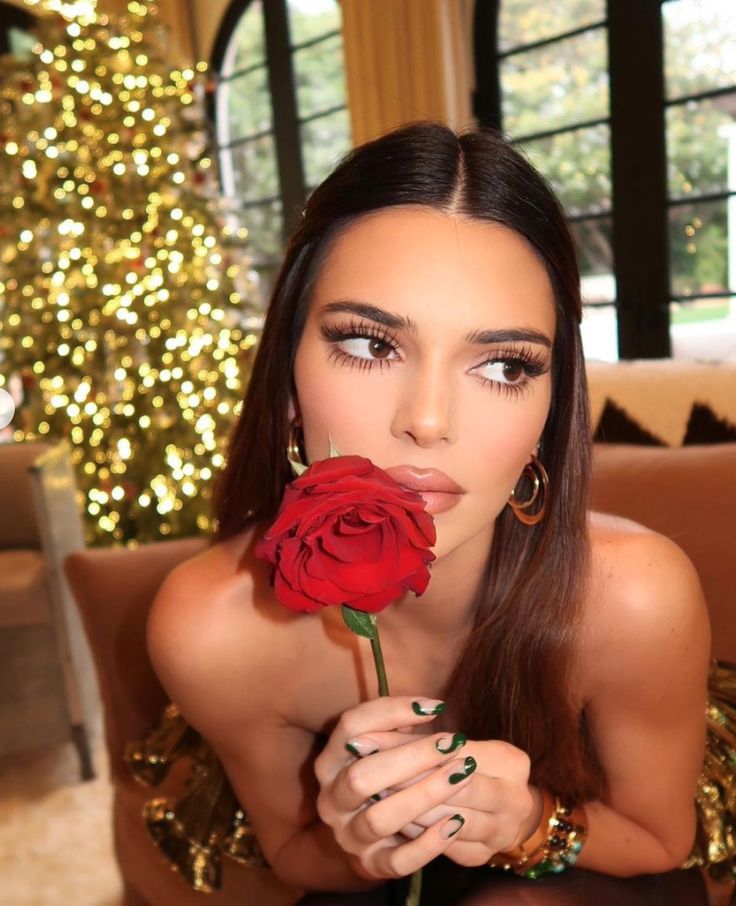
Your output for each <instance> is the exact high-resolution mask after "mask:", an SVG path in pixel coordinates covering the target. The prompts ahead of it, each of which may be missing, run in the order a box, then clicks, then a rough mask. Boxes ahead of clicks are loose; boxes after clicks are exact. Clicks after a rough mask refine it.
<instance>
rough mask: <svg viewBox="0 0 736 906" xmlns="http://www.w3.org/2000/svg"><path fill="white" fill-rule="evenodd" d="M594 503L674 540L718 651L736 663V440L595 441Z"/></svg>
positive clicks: (600, 508)
mask: <svg viewBox="0 0 736 906" xmlns="http://www.w3.org/2000/svg"><path fill="white" fill-rule="evenodd" d="M593 455H594V460H593V462H594V465H593V489H592V506H593V508H594V509H596V510H600V511H603V512H607V513H615V514H616V515H620V516H626V517H627V518H629V519H634V520H635V521H636V522H640V523H641V524H642V525H645V526H647V527H649V528H651V529H654V530H655V531H657V532H661V533H662V534H663V535H667V537H669V538H671V539H672V540H673V541H675V542H676V543H677V544H678V545H679V546H680V547H681V548H682V549H683V550H684V551H685V553H686V554H687V555H688V556H689V557H690V559H691V560H692V561H693V563H694V564H695V568H696V569H697V571H698V574H699V575H700V580H701V582H702V585H703V590H704V592H705V596H706V599H707V601H708V608H709V611H710V616H711V624H712V630H713V654H714V656H716V657H719V658H723V659H726V660H731V661H736V443H727V444H713V445H707V446H691V447H677V448H666V447H638V446H628V445H617V444H596V445H595V448H594V454H593Z"/></svg>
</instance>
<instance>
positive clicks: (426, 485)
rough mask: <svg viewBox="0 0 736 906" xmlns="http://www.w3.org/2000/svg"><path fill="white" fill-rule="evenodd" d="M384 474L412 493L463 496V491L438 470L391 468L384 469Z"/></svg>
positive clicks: (406, 467)
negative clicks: (423, 492)
mask: <svg viewBox="0 0 736 906" xmlns="http://www.w3.org/2000/svg"><path fill="white" fill-rule="evenodd" d="M384 472H388V474H389V475H390V476H391V477H392V478H393V479H394V481H396V482H398V483H399V484H400V485H402V486H403V487H405V488H409V489H410V490H412V491H419V492H420V493H421V492H422V491H425V492H427V491H428V492H432V491H435V492H437V493H442V494H464V493H465V490H464V489H463V488H461V487H460V485H459V484H458V483H457V482H456V481H453V480H452V478H450V476H449V475H445V473H444V472H441V471H440V470H439V469H418V468H416V466H408V465H401V466H391V467H390V468H388V469H384Z"/></svg>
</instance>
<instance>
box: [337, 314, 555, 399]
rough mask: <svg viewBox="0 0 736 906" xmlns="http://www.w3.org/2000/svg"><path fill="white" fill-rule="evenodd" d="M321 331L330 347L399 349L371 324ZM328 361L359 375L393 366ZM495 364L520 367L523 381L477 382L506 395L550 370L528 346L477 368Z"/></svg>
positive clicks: (347, 358)
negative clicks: (376, 343) (366, 342)
mask: <svg viewBox="0 0 736 906" xmlns="http://www.w3.org/2000/svg"><path fill="white" fill-rule="evenodd" d="M321 330H322V336H323V337H324V338H325V339H326V340H328V341H329V342H330V343H340V342H342V341H344V340H362V339H374V340H380V341H381V342H382V343H385V344H386V345H388V346H389V347H390V348H391V351H392V352H396V351H397V349H398V342H397V338H396V337H395V336H394V335H393V334H391V332H390V331H389V330H387V329H386V328H383V327H377V326H375V325H373V324H361V323H359V322H357V321H351V322H350V323H349V324H323V325H322V327H321ZM330 359H332V360H334V361H336V362H337V363H338V364H340V365H348V366H349V367H350V368H359V369H360V370H361V371H366V370H367V371H370V370H371V369H372V368H374V367H375V366H376V365H378V367H379V369H381V370H383V367H384V365H385V366H386V367H387V368H389V367H390V366H391V364H392V362H391V360H390V359H368V358H365V359H364V358H361V357H360V356H354V355H351V354H350V353H349V352H345V350H343V349H337V348H333V349H332V350H331V352H330ZM498 362H502V363H504V364H512V365H516V366H517V367H518V366H520V367H521V368H522V370H523V372H524V378H523V379H522V380H520V381H518V382H516V383H508V384H505V383H502V382H501V381H496V380H494V379H493V378H486V377H481V378H480V381H481V384H482V385H483V386H487V385H491V387H490V388H489V389H492V390H497V391H498V392H500V393H507V394H509V395H516V394H520V393H523V392H524V391H525V390H527V389H528V387H529V384H530V382H531V380H533V379H534V378H536V377H539V376H540V375H542V374H545V372H547V371H548V370H549V364H548V362H547V359H546V357H545V356H544V355H543V354H542V353H539V352H535V350H534V349H532V347H531V346H522V347H515V348H505V349H499V350H497V351H496V352H494V353H493V355H492V356H491V357H490V358H488V359H486V360H485V362H481V363H480V365H478V366H477V368H482V367H483V366H484V365H491V364H496V363H498Z"/></svg>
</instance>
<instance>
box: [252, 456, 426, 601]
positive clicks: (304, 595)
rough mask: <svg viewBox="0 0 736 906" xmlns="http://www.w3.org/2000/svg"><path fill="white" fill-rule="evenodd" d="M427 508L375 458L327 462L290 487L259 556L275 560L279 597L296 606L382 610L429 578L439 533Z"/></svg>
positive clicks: (419, 589) (274, 577)
mask: <svg viewBox="0 0 736 906" xmlns="http://www.w3.org/2000/svg"><path fill="white" fill-rule="evenodd" d="M424 506H425V504H424V500H423V499H422V497H421V495H419V494H417V493H416V492H415V491H410V490H407V489H405V488H403V487H402V486H401V485H400V484H398V482H396V481H394V479H393V478H392V477H391V476H390V475H389V474H388V473H386V472H384V471H383V469H379V468H378V467H377V466H375V465H373V463H372V462H371V461H370V460H369V459H365V458H364V457H362V456H337V457H332V458H330V459H324V460H320V461H319V462H315V463H313V464H312V465H311V466H310V467H309V468H308V469H307V471H306V472H304V474H303V475H301V476H300V477H299V478H297V479H295V480H294V481H292V482H291V484H289V485H287V487H286V490H285V492H284V498H283V500H282V502H281V507H280V509H279V512H278V515H277V516H276V520H275V522H274V523H273V525H272V526H271V527H270V528H269V529H268V531H267V532H266V533H265V534H264V535H263V537H262V538H261V539H260V540H259V541H258V543H257V544H256V547H255V554H256V556H257V557H261V558H262V559H264V560H268V561H269V562H270V563H271V564H272V565H273V573H272V579H271V582H272V585H273V587H274V590H275V592H276V597H277V598H278V599H279V601H280V602H281V603H282V604H283V605H284V606H285V607H288V608H289V609H290V610H296V611H308V612H312V611H316V610H319V609H320V608H322V607H327V606H329V605H341V604H345V605H347V606H348V607H351V608H353V609H354V610H361V611H365V612H368V613H378V612H379V611H381V610H383V609H384V608H385V607H387V606H388V605H389V604H390V603H391V602H392V601H395V600H396V599H397V598H399V597H401V595H403V594H404V592H406V591H413V592H414V593H415V594H417V595H420V594H422V592H423V591H424V590H425V589H426V587H427V584H428V583H429V578H430V576H429V569H428V568H427V564H428V563H430V562H431V561H432V560H434V559H435V556H434V554H433V553H432V552H431V551H430V550H429V549H428V548H429V547H430V546H431V545H432V544H434V543H435V540H436V534H435V528H434V520H433V518H432V516H431V514H429V513H427V512H426V510H425V509H424Z"/></svg>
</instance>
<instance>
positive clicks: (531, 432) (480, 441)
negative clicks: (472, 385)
mask: <svg viewBox="0 0 736 906" xmlns="http://www.w3.org/2000/svg"><path fill="white" fill-rule="evenodd" d="M548 407H549V394H548V393H545V392H542V393H539V394H538V395H535V399H534V400H533V401H521V402H519V403H513V402H512V403H508V404H505V405H503V406H498V407H493V409H494V412H493V416H492V417H488V418H486V419H483V420H479V421H476V422H475V425H476V427H475V429H474V431H473V434H474V435H475V437H476V438H477V443H476V444H474V445H473V447H474V449H473V450H472V451H471V452H472V454H473V458H474V459H475V461H476V463H477V464H478V469H477V473H476V474H477V483H478V484H477V486H478V489H479V491H480V494H479V496H480V497H482V498H485V500H486V501H487V502H492V503H493V507H494V509H496V510H498V511H500V510H501V508H502V507H503V506H504V505H505V503H506V500H507V498H508V496H509V494H510V493H511V490H512V489H513V488H514V486H515V485H516V483H517V481H518V480H519V477H520V475H521V473H522V470H523V469H524V466H525V465H526V464H527V463H528V462H529V459H530V457H531V454H532V452H533V451H534V449H535V447H536V445H537V444H538V443H539V439H540V437H541V434H542V430H543V428H544V424H545V421H546V418H547V412H548ZM479 424H480V425H482V426H483V427H482V429H481V430H480V431H479V430H478V428H477V426H478V425H479ZM471 474H472V472H471Z"/></svg>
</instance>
